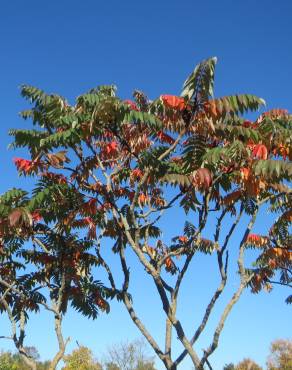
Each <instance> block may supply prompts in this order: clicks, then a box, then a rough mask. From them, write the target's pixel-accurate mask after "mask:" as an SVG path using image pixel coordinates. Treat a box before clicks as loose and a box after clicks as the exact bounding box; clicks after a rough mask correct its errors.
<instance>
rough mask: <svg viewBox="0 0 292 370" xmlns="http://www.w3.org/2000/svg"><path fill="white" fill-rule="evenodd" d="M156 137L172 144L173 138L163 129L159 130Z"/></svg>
mask: <svg viewBox="0 0 292 370" xmlns="http://www.w3.org/2000/svg"><path fill="white" fill-rule="evenodd" d="M157 137H158V139H159V140H160V141H162V142H164V143H168V144H173V143H174V139H173V138H172V137H171V136H169V135H167V134H165V133H164V132H163V131H159V132H158V133H157Z"/></svg>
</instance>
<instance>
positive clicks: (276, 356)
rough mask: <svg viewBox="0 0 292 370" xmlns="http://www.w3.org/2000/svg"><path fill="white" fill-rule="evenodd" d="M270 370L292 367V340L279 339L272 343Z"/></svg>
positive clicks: (268, 364)
mask: <svg viewBox="0 0 292 370" xmlns="http://www.w3.org/2000/svg"><path fill="white" fill-rule="evenodd" d="M267 368H268V370H291V369H292V340H291V339H279V340H275V341H274V342H272V344H271V348H270V356H269V357H268V361H267Z"/></svg>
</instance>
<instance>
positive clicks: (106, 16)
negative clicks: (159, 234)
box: [0, 0, 292, 370]
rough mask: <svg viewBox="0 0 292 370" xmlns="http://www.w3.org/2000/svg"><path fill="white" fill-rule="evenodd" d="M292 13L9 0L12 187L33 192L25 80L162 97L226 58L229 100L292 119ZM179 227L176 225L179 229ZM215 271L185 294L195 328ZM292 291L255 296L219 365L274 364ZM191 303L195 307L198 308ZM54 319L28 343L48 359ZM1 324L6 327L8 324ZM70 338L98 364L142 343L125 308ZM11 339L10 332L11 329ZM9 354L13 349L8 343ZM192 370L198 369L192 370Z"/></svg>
mask: <svg viewBox="0 0 292 370" xmlns="http://www.w3.org/2000/svg"><path fill="white" fill-rule="evenodd" d="M291 14H292V2H291V1H290V0H285V1H284V0H279V1H278V2H275V1H274V0H265V1H263V0H257V1H255V0H245V1H235V0H222V1H216V0H213V1H211V0H204V1H196V0H181V1H171V0H168V1H159V0H157V1H153V0H148V1H144V2H142V1H137V0H136V1H132V0H131V1H123V2H121V1H113V0H107V1H98V0H95V1H94V0H83V1H76V0H70V1H69V0H50V1H39V0H38V1H36V0H27V1H23V0H18V1H17V0H10V1H2V2H1V5H0V101H1V104H0V106H1V118H0V120H1V125H0V135H1V142H0V146H1V148H0V153H1V159H2V160H1V162H0V174H1V175H0V176H1V182H0V191H1V192H3V191H5V190H6V189H7V187H12V186H15V184H16V182H18V185H19V186H21V185H24V186H25V182H23V180H21V181H20V179H18V177H17V173H16V170H15V168H14V167H13V166H12V164H11V158H12V157H13V156H14V155H15V153H13V152H12V151H7V145H8V143H9V142H10V138H9V137H8V135H7V131H8V129H9V128H10V127H23V125H24V123H23V122H22V121H21V120H20V119H19V118H18V116H17V114H18V112H19V111H20V110H21V109H22V108H23V107H25V104H24V102H23V101H22V99H21V98H20V96H19V90H18V86H19V85H20V84H22V83H27V84H32V85H35V86H38V87H40V88H43V89H44V90H46V91H50V92H58V93H60V94H62V95H64V96H66V97H68V98H69V99H70V100H72V99H73V98H74V97H75V96H76V95H79V94H81V93H82V92H85V91H86V90H88V89H89V88H91V87H94V86H96V85H99V84H110V83H115V84H116V85H117V86H118V88H119V93H120V95H121V96H122V97H130V95H131V92H132V91H133V90H134V89H135V88H138V89H141V90H143V91H145V92H146V93H147V94H148V95H149V97H151V98H154V97H156V96H157V95H159V94H161V93H173V94H179V92H180V88H181V85H182V82H183V81H184V79H185V77H186V76H187V75H188V74H189V72H190V71H191V70H192V68H193V67H194V65H195V64H196V63H197V62H199V61H200V60H202V59H205V58H207V57H209V56H217V57H218V60H219V62H218V66H217V77H216V85H215V93H216V95H217V96H220V95H225V94H231V93H239V92H249V93H253V94H256V95H259V96H261V97H263V98H264V99H265V100H266V101H267V105H268V108H271V107H283V108H287V109H289V110H290V111H292V91H291V85H292V76H291V71H292V22H291ZM175 226H176V224H175V218H173V219H172V221H171V227H175ZM266 226H267V225H265V219H262V221H261V222H260V223H258V225H257V227H258V229H259V230H261V229H264V228H266ZM166 234H167V230H166ZM205 263H207V262H206V260H202V263H201V266H200V270H198V272H195V275H194V276H193V277H191V278H189V280H188V282H187V284H186V287H185V288H184V290H183V292H184V294H183V297H184V300H183V301H184V302H185V303H184V305H183V307H182V308H181V309H180V312H181V317H182V321H183V322H184V323H189V324H190V325H192V324H193V322H196V320H198V318H199V317H201V314H202V307H201V305H200V302H201V301H204V302H207V300H208V297H209V295H210V294H211V293H210V291H208V290H207V284H208V283H210V284H213V279H212V278H213V276H212V271H213V270H212V265H210V264H205ZM208 263H209V262H208ZM136 272H137V279H136V281H135V284H134V285H133V291H134V292H137V293H138V295H139V300H138V301H137V304H136V306H137V309H138V311H139V313H140V314H141V315H142V316H143V317H144V318H145V320H146V322H147V323H149V325H150V326H151V327H152V330H153V331H154V334H155V336H156V337H157V338H158V340H160V339H161V334H160V333H161V330H163V329H162V327H161V326H160V324H159V323H158V322H159V318H161V315H160V314H159V313H158V311H159V310H160V306H159V302H158V300H156V299H155V298H154V294H153V293H152V288H151V284H149V283H148V282H147V281H144V280H141V279H142V276H143V273H142V272H141V271H139V270H137V271H136ZM202 272H204V273H205V276H204V278H203V277H202V276H201V277H200V274H201V273H202ZM199 273H200V274H199ZM196 276H198V280H195V277H196ZM214 281H215V280H214ZM204 284H206V287H205V286H204ZM190 289H191V290H190ZM231 289H232V285H231ZM190 292H191V293H190ZM287 293H288V292H287V291H284V290H278V291H275V292H273V293H271V294H270V295H268V294H265V293H261V294H260V295H258V296H252V295H250V294H249V293H246V294H245V295H244V297H243V298H242V300H241V302H240V303H239V304H238V306H237V307H236V309H235V310H234V312H233V313H232V315H231V316H230V318H229V320H228V322H227V324H226V329H225V331H224V334H223V335H222V343H221V344H220V349H219V350H218V351H217V353H216V355H214V356H213V357H212V363H213V364H214V369H216V370H220V369H222V366H223V364H224V363H226V362H231V361H234V362H236V361H239V360H240V359H242V358H243V357H247V356H248V357H252V358H254V359H255V360H256V361H257V362H259V363H260V364H262V365H264V362H265V357H266V355H267V352H268V346H269V343H270V342H271V341H272V340H273V339H275V338H279V337H288V336H290V337H291V329H292V325H291V307H287V306H286V305H285V304H284V302H283V301H284V298H285V294H287ZM188 298H189V299H190V301H191V304H187V299H188ZM155 304H157V305H158V306H155ZM156 307H159V309H156ZM221 309H222V307H221ZM156 318H157V319H156ZM190 318H191V320H190ZM154 319H155V320H156V322H157V323H156V324H155V325H153V321H154ZM49 322H50V319H49V318H48V317H47V316H45V315H44V316H43V317H40V318H36V319H33V320H32V322H31V324H30V325H31V333H30V334H29V336H28V338H27V341H28V344H31V345H36V346H37V347H38V349H39V351H40V353H41V356H42V357H43V358H48V357H50V356H51V354H52V352H53V351H54V349H55V346H56V345H55V339H54V338H53V336H52V335H47V329H48V327H49V324H48V323H49ZM0 326H1V328H3V330H4V328H5V322H3V323H2V321H1V325H0ZM65 331H66V333H67V334H68V335H70V336H71V337H72V339H73V340H72V344H71V345H70V346H69V349H72V348H73V347H74V345H75V339H77V340H78V341H79V342H80V343H82V344H85V345H88V346H89V347H90V348H92V349H93V351H94V352H95V354H96V355H97V356H99V355H100V354H101V353H102V352H103V351H104V350H105V348H106V346H108V345H110V344H111V343H113V342H115V341H119V340H122V339H125V338H128V339H132V338H136V337H138V336H139V334H138V332H137V331H136V329H135V328H134V326H133V324H132V323H131V322H130V320H129V319H128V317H127V315H126V313H125V312H124V310H123V309H122V308H121V307H120V306H118V305H115V304H114V305H113V308H112V313H111V315H110V316H108V317H106V316H104V315H102V316H100V318H98V319H97V320H96V321H95V322H92V321H88V320H85V319H82V318H80V316H77V315H76V314H75V313H72V312H70V313H69V315H68V317H67V319H66V321H65ZM190 333H191V326H190ZM0 334H1V335H2V334H4V333H2V329H1V333H0ZM209 335H210V332H209ZM206 342H207V341H203V342H202V346H203V344H205V343H206ZM1 347H2V348H8V345H7V344H6V343H4V342H1V343H0V348H1ZM157 364H158V363H157ZM159 366H160V365H159ZM159 368H160V367H159ZM182 369H183V370H184V369H186V370H188V369H190V365H189V363H185V364H184V365H182Z"/></svg>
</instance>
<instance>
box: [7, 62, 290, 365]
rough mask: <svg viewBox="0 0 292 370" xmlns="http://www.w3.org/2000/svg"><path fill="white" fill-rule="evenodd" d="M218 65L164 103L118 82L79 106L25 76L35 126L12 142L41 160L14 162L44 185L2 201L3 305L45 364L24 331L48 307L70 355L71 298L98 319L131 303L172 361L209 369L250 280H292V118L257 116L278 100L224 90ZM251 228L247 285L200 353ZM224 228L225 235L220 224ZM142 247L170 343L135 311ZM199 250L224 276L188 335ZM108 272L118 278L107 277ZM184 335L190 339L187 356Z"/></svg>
mask: <svg viewBox="0 0 292 370" xmlns="http://www.w3.org/2000/svg"><path fill="white" fill-rule="evenodd" d="M216 62H217V59H216V58H210V59H208V60H205V61H203V62H201V63H199V64H198V65H197V66H196V68H195V69H194V71H193V72H192V73H191V74H190V76H189V77H188V78H187V79H186V81H185V83H184V84H183V89H182V93H181V96H174V95H160V96H159V97H157V98H156V99H154V100H150V99H149V98H148V97H147V96H146V95H145V94H144V93H142V92H140V91H135V92H134V94H133V100H124V99H121V98H119V97H118V96H117V92H116V87H115V86H113V85H109V86H99V87H97V88H93V89H91V90H90V91H88V92H87V93H85V94H83V95H80V96H79V97H77V98H76V101H75V102H74V104H70V103H69V102H68V101H67V100H66V99H65V98H63V97H62V96H59V95H57V94H48V93H46V92H44V91H42V90H40V89H38V88H35V87H32V86H27V85H24V86H22V88H21V94H22V96H23V97H24V98H25V99H26V100H28V102H29V103H30V104H31V107H30V109H28V110H26V111H23V112H22V117H23V118H24V119H25V120H30V122H32V125H33V127H30V128H26V129H12V130H10V135H11V136H12V137H13V143H12V145H11V146H12V147H13V148H15V149H17V148H23V149H24V150H26V151H27V156H28V157H27V158H19V157H17V158H15V159H14V163H15V165H16V167H17V170H18V172H19V174H20V175H23V176H30V177H32V178H33V179H34V181H35V182H34V187H33V190H32V191H31V192H28V191H25V190H22V189H19V188H13V189H10V190H8V191H7V192H6V193H4V194H2V196H1V198H0V238H1V254H0V261H1V266H0V291H1V297H0V302H1V304H0V309H1V311H2V312H5V313H6V314H7V315H8V317H9V319H10V321H11V323H12V336H11V339H12V340H13V341H14V343H15V345H16V348H17V349H18V350H19V352H20V354H21V355H22V356H23V357H24V359H25V361H26V363H27V364H28V365H29V366H31V368H32V369H35V368H36V367H35V362H34V360H33V358H32V357H31V356H30V354H29V353H27V351H26V350H25V346H24V337H25V335H24V333H25V327H26V322H27V320H28V319H29V314H30V313H31V312H39V310H40V307H43V308H45V309H46V310H48V311H49V312H51V313H52V314H53V315H54V318H55V331H56V335H57V339H58V343H59V351H58V353H56V355H55V357H54V359H53V360H52V362H51V369H55V367H56V366H57V364H58V362H59V361H60V360H61V359H62V358H63V356H64V353H65V348H66V344H67V340H66V339H65V338H63V334H62V319H63V316H64V315H65V314H66V311H67V310H68V307H70V306H71V307H73V308H74V309H76V310H77V311H78V312H80V314H82V315H84V316H87V317H89V318H93V319H94V318H96V317H97V315H98V314H99V313H101V312H105V313H108V312H109V311H110V301H111V300H112V299H117V300H119V301H121V303H123V304H124V305H125V307H126V309H127V310H128V312H129V315H130V317H131V319H132V320H133V322H134V324H135V325H136V326H137V327H138V329H139V330H140V331H141V333H142V334H143V335H144V337H145V338H146V339H147V341H148V342H149V344H150V345H151V346H152V348H153V349H154V351H155V353H156V354H157V356H158V357H159V358H160V360H161V361H162V362H163V363H164V365H165V367H166V368H167V369H171V370H175V369H176V368H177V366H178V365H179V364H180V363H181V361H182V360H183V359H184V358H185V357H186V356H187V355H188V356H190V358H191V360H192V362H193V364H194V366H195V368H196V369H203V368H205V367H206V366H211V365H210V361H211V359H210V356H211V355H212V354H213V352H214V351H215V350H216V348H217V346H218V343H219V338H220V335H221V332H222V330H223V327H224V324H225V322H226V319H227V317H228V315H229V313H230V311H231V310H232V308H233V306H234V305H235V304H236V302H237V301H238V300H239V298H240V296H241V294H242V292H243V291H244V290H245V289H246V288H250V289H251V291H252V292H254V293H258V292H259V291H260V290H262V289H263V288H265V289H267V290H270V289H271V288H272V286H273V285H275V284H280V285H285V286H287V287H291V267H292V266H291V265H292V251H291V234H290V229H289V225H291V220H292V211H291V187H290V182H291V176H292V163H291V159H292V150H291V140H292V139H291V138H292V134H291V133H292V116H291V115H290V114H289V113H288V112H287V111H286V110H284V109H273V110H270V111H268V112H264V113H261V114H259V115H258V117H257V118H256V119H255V120H253V121H251V120H248V119H246V118H245V117H244V115H245V114H246V113H248V112H256V111H258V110H259V109H261V108H262V107H264V105H265V102H264V100H263V99H261V98H259V97H257V96H254V95H251V94H237V95H231V96H225V97H220V98H215V97H214V91H213V88H214V74H215V66H216ZM176 207H177V209H178V208H179V209H183V210H184V212H185V215H186V216H185V224H184V227H182V229H181V230H180V231H178V230H175V234H173V235H172V240H171V242H167V241H165V240H164V239H163V234H162V231H163V230H162V229H161V220H162V219H163V218H167V217H168V211H169V209H171V208H173V209H176ZM267 209H268V211H269V212H270V213H271V219H272V225H271V227H270V229H269V230H268V231H267V233H266V232H265V231H263V233H260V234H258V233H254V232H253V227H254V225H255V222H256V219H257V216H258V215H259V214H261V212H265V211H266V210H267ZM190 215H192V217H191V218H190V217H189V216H190ZM190 219H191V220H193V222H190ZM247 219H248V222H247V223H246V220H247ZM210 225H211V226H210ZM223 225H225V227H223ZM239 225H243V226H242V227H243V228H244V231H243V232H242V234H241V236H240V238H239V239H238V242H237V245H233V246H232V248H233V250H235V249H236V250H237V255H238V256H237V261H236V266H237V271H238V276H239V283H238V286H237V288H236V290H235V291H234V294H233V295H232V296H231V297H230V299H229V300H228V301H227V302H226V304H225V308H224V309H223V312H222V314H221V316H220V317H219V318H217V325H216V328H215V330H214V335H213V338H212V340H211V342H210V344H209V346H207V347H206V348H205V349H204V351H203V353H202V355H200V354H199V351H198V350H197V349H196V342H197V341H198V339H199V337H200V336H201V335H203V333H204V329H205V327H206V325H207V323H208V320H209V318H210V315H211V314H212V313H213V308H214V306H215V305H216V303H217V301H218V299H219V297H220V296H221V294H222V292H223V291H224V289H225V287H226V284H227V278H228V274H229V249H230V239H231V237H232V235H233V233H234V232H235V230H237V228H239ZM210 227H212V230H213V236H212V235H210V232H208V233H207V230H208V228H209V230H210ZM226 228H227V232H225V230H226ZM109 240H110V241H111V243H112V256H113V258H114V257H115V258H116V257H118V258H119V261H120V269H121V271H122V274H123V279H122V281H118V280H117V279H116V277H115V276H114V274H113V271H112V260H106V259H105V258H104V254H103V248H104V246H105V244H107V243H108V242H109ZM233 244H234V242H233ZM129 249H131V250H132V251H133V252H134V254H135V255H136V261H137V263H138V264H141V265H142V266H143V268H144V269H145V273H146V274H148V275H150V277H151V278H152V280H153V284H154V286H155V287H156V289H157V293H158V296H159V298H160V299H161V303H162V307H163V311H164V313H165V333H166V334H165V343H164V348H163V347H162V346H161V345H160V344H159V343H157V342H156V340H155V339H154V337H153V336H152V334H151V331H150V330H149V329H148V328H146V326H145V324H144V323H143V321H142V319H141V318H140V317H138V314H137V313H136V311H135V308H134V302H135V297H133V296H132V295H131V292H130V283H131V279H132V275H131V271H130V270H129V266H128V250H129ZM248 249H253V250H254V254H253V255H254V256H255V258H254V263H253V264H251V265H250V264H248V265H247V264H246V263H245V259H244V256H245V253H246V251H247V250H248ZM198 253H201V254H204V255H206V258H207V257H208V256H210V255H216V257H217V262H218V273H219V276H220V279H219V282H218V287H217V289H216V290H215V292H213V293H212V297H211V299H210V302H209V304H208V305H207V307H206V311H205V314H204V315H203V317H202V320H201V323H200V325H199V326H198V327H197V328H196V329H195V330H194V332H193V334H192V335H191V337H188V336H187V335H186V332H185V328H184V327H183V325H182V323H181V321H180V320H179V318H178V316H177V306H178V304H179V300H178V297H179V291H180V287H181V284H182V282H183V280H184V277H185V274H186V271H190V272H189V273H191V271H192V267H191V262H192V261H193V257H194V256H195V255H196V254H198ZM28 265H29V266H30V268H29V269H27V266H28ZM100 270H104V271H105V273H106V274H107V279H106V281H100V280H97V279H96V278H95V277H96V276H97V275H98V274H97V271H100ZM291 301H292V296H291V295H289V296H288V298H287V303H291ZM157 309H159V308H157ZM191 319H192V318H190V320H191ZM109 320H110V318H109ZM16 324H17V325H18V326H17V325H16ZM16 328H18V329H19V331H17V330H16ZM173 332H175V333H176V336H177V338H178V339H179V341H180V343H181V345H182V351H181V353H180V354H179V355H178V356H177V357H174V356H173V353H172V345H173V341H174V338H173Z"/></svg>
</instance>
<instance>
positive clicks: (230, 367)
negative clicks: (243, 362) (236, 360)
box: [223, 362, 235, 370]
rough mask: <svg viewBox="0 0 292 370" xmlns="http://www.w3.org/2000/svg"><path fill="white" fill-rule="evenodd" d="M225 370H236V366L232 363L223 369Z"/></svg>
mask: <svg viewBox="0 0 292 370" xmlns="http://www.w3.org/2000/svg"><path fill="white" fill-rule="evenodd" d="M223 370H235V366H234V364H233V363H232V362H231V363H230V364H226V365H225V366H224V367H223Z"/></svg>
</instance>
